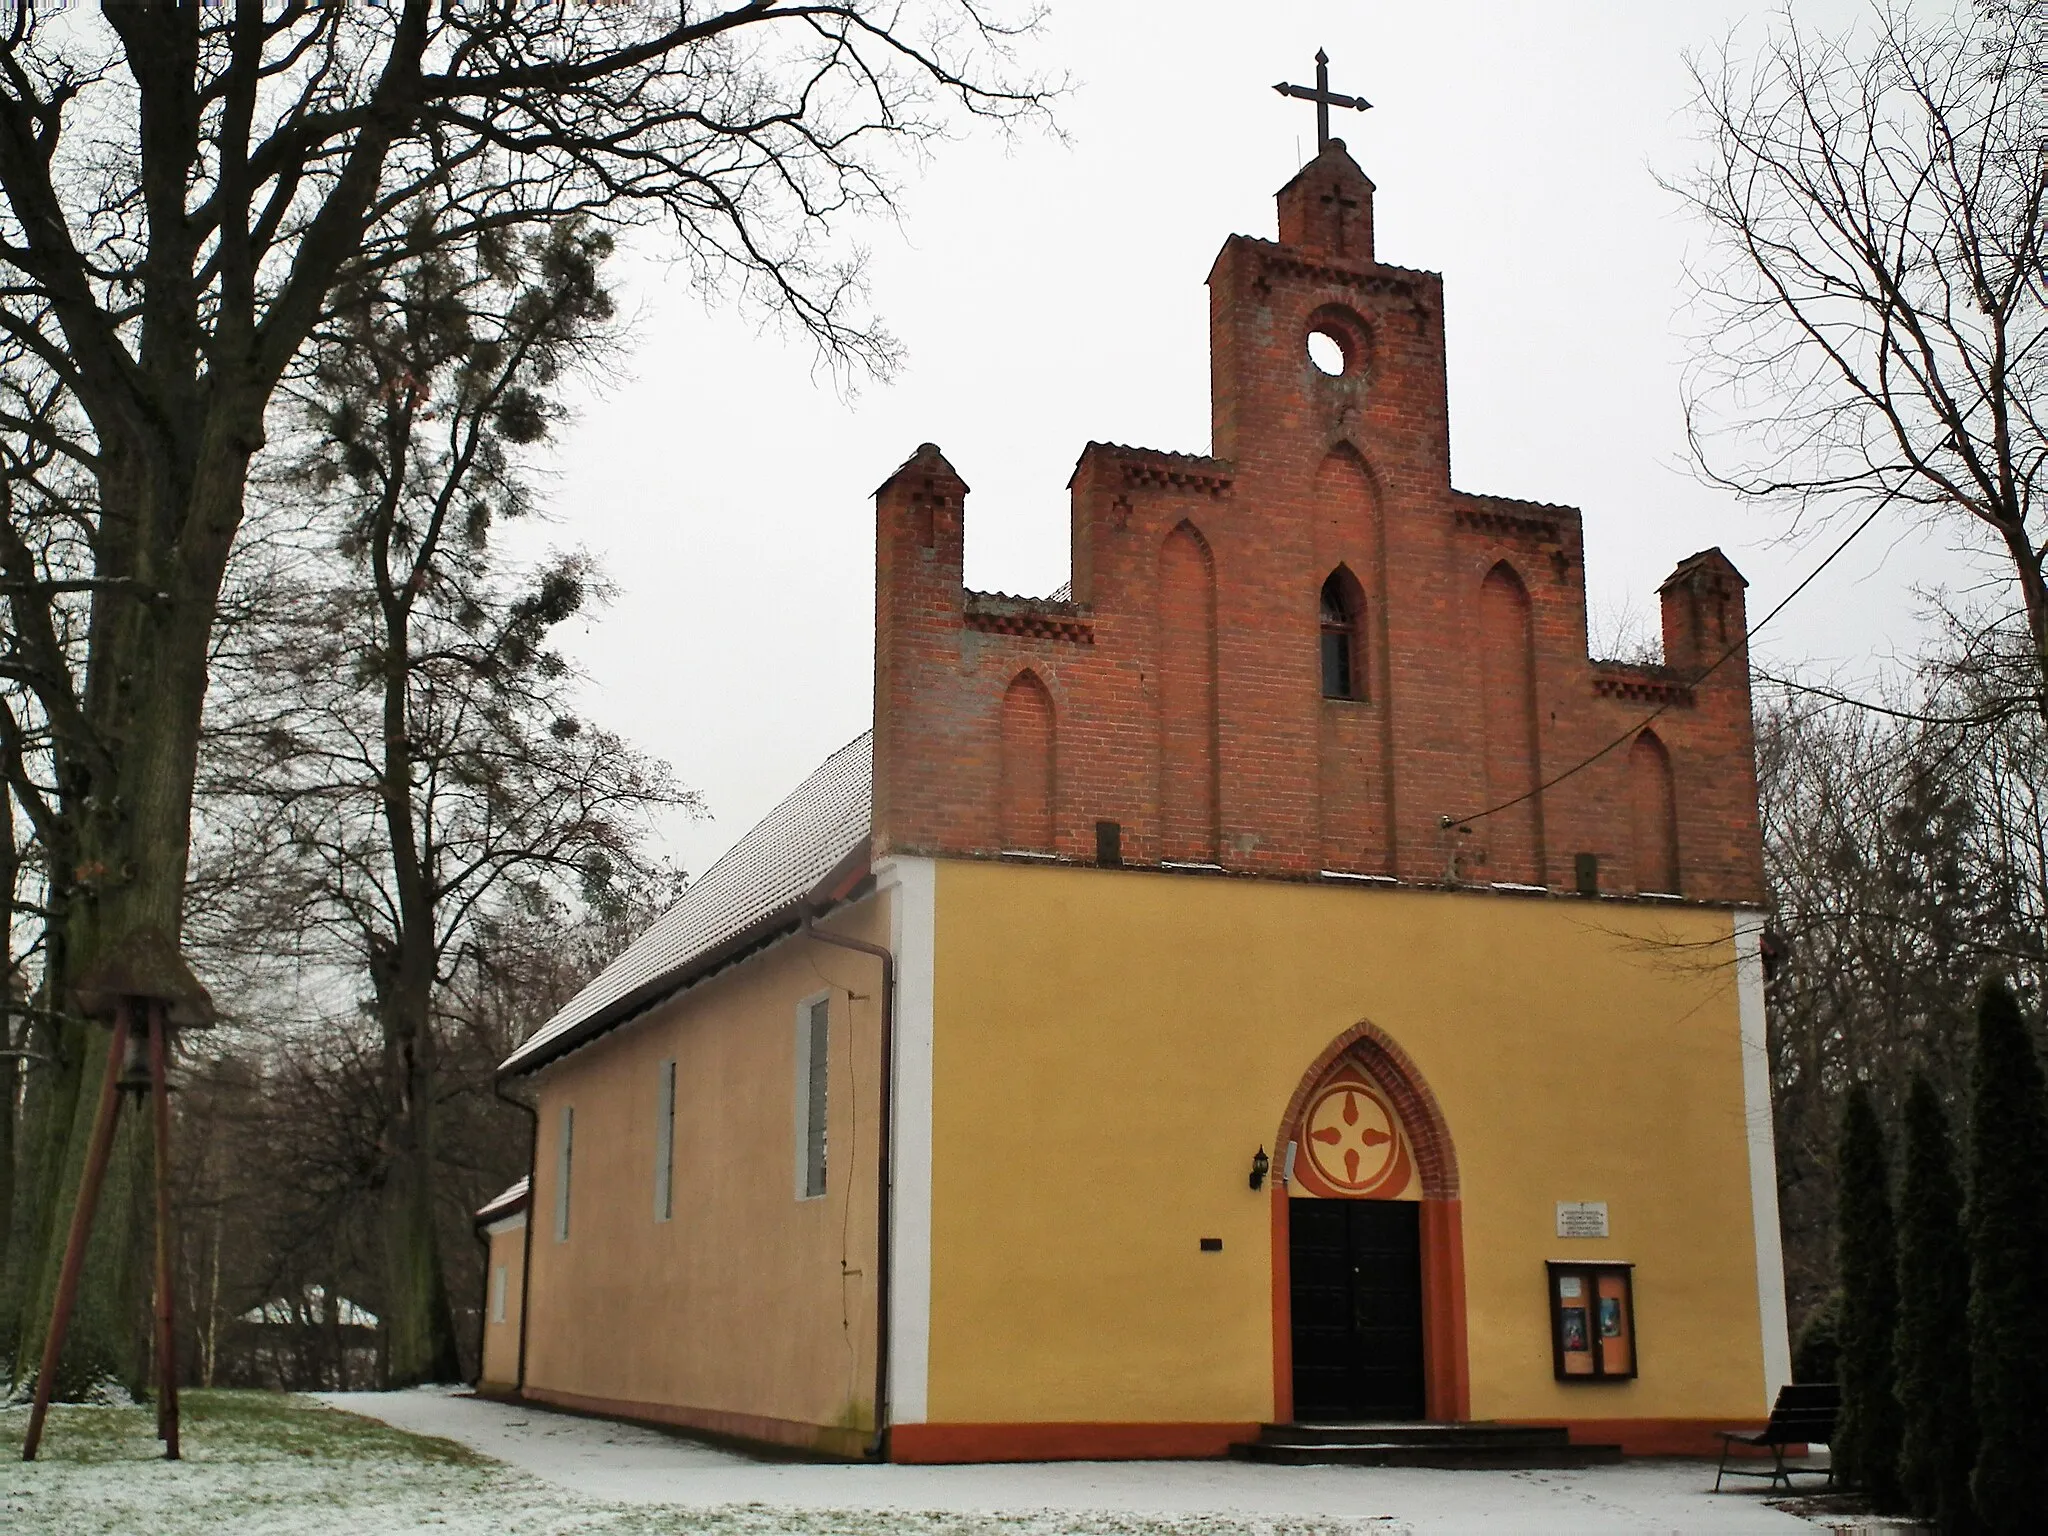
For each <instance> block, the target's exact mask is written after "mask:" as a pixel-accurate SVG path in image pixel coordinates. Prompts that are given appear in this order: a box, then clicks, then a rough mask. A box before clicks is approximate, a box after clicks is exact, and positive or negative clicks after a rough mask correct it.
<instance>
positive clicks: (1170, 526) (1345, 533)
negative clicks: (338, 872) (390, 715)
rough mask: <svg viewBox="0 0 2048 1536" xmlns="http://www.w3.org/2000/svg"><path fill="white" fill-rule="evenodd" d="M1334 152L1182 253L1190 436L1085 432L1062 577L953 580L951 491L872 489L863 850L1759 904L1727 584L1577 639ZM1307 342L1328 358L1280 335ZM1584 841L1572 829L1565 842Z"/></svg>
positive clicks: (1702, 588) (1554, 509) (915, 466)
mask: <svg viewBox="0 0 2048 1536" xmlns="http://www.w3.org/2000/svg"><path fill="white" fill-rule="evenodd" d="M1372 193H1373V188H1372V184H1371V182H1370V181H1368V180H1367V179H1366V178H1365V176H1364V175H1363V173H1361V172H1360V171H1359V170H1358V168H1357V166H1356V165H1354V164H1353V163H1352V162H1351V160H1350V158H1349V156H1348V155H1347V154H1346V153H1345V152H1344V150H1343V149H1342V147H1341V145H1333V146H1332V147H1331V149H1330V151H1328V152H1326V153H1325V154H1323V155H1322V156H1320V157H1318V159H1317V160H1315V161H1314V162H1312V163H1311V164H1310V165H1309V166H1308V167H1306V168H1305V169H1304V170H1303V171H1302V173H1301V174H1300V175H1299V176H1297V177H1296V178H1295V179H1294V180H1293V181H1292V182H1290V183H1289V184H1288V187H1287V188H1285V189H1283V191H1282V193H1281V194H1280V202H1281V228H1282V233H1283V237H1284V238H1283V242H1282V243H1278V244H1276V243H1274V242H1271V241H1264V240H1253V239H1249V238H1247V237H1242V236H1237V237H1233V238H1232V239H1231V240H1229V241H1228V242H1226V244H1225V246H1224V249H1223V252H1222V254H1221V255H1220V256H1219V257H1218V259H1217V262H1216V264H1215V267H1214V269H1213V270H1212V272H1211V274H1210V279H1209V286H1210V313H1211V366H1212V398H1213V404H1214V421H1213V441H1214V443H1215V447H1216V453H1215V455H1214V456H1203V455H1192V454H1180V453H1168V452H1162V451H1159V450H1154V449H1144V448H1133V447H1127V446H1123V445H1119V444H1110V443H1090V444H1089V445H1088V446H1087V447H1086V449H1085V450H1084V451H1083V452H1082V454H1081V456H1080V459H1079V461H1078V463H1077V464H1076V465H1075V469H1074V473H1073V477H1072V480H1071V482H1070V485H1069V490H1070V494H1071V502H1072V515H1071V530H1072V535H1071V537H1072V543H1071V555H1072V571H1073V577H1072V581H1071V584H1070V588H1069V589H1068V590H1067V592H1066V594H1065V595H1064V596H1063V597H1062V598H1060V599H1052V598H1025V597H1013V596H1010V595H1008V594H1003V593H979V592H970V591H967V590H966V589H965V588H964V587H963V586H962V584H961V565H960V561H961V534H962V527H961V519H962V516H963V509H964V502H965V497H966V494H967V488H966V485H965V483H964V482H963V481H962V480H961V479H960V476H959V475H958V474H957V473H956V472H955V471H954V469H953V467H952V466H951V465H950V464H948V463H947V462H946V460H945V458H944V457H943V455H941V454H940V453H939V451H938V450H937V449H936V448H935V447H933V446H931V445H929V444H927V445H926V446H925V447H923V448H921V449H919V450H918V452H917V453H916V454H915V455H913V456H912V458H911V459H910V460H908V461H907V462H906V463H905V464H904V465H903V466H902V468H901V469H899V470H898V471H897V472H896V474H895V475H893V476H891V477H890V480H889V481H888V483H887V484H886V485H884V486H883V487H882V489H881V491H880V492H879V493H878V495H877V501H876V506H877V582H878V590H877V604H876V638H877V652H876V670H875V678H876V700H875V706H876V707H875V723H876V766H875V795H876V823H875V827H876V831H875V836H876V841H877V845H878V851H882V852H887V851H892V850H894V851H904V852H913V851H914V852H920V853H934V854H956V855H967V856H987V857H993V856H999V855H1002V854H1005V853H1013V854H1032V855H1038V856H1052V857H1058V858H1064V859H1071V860H1076V861H1087V860H1093V859H1095V858H1097V856H1098V853H1101V852H1104V851H1106V850H1107V849H1108V848H1109V846H1110V844H1107V843H1104V842H1103V841H1102V840H1101V838H1100V836H1099V830H1098V824H1100V823H1114V824H1115V828H1116V834H1117V835H1116V837H1115V838H1114V839H1113V843H1114V846H1115V848H1116V850H1117V852H1118V853H1119V854H1120V856H1121V858H1122V860H1123V861H1124V862H1125V863H1127V864H1165V865H1173V866H1183V867H1185V866H1196V867H1213V868H1217V869H1220V870H1223V871H1225V872H1230V873H1237V874H1246V875H1267V876H1276V877H1288V878H1321V877H1323V876H1324V874H1325V873H1326V872H1329V873H1334V874H1337V875H1365V876H1383V877H1392V878H1396V879H1400V880H1404V881H1418V882H1431V883H1437V882H1443V881H1446V880H1456V881H1458V882H1460V883H1473V884H1482V885H1487V884H1495V885H1503V886H1508V887H1549V888H1551V889H1553V890H1560V891H1571V890H1576V889H1578V888H1580V886H1581V884H1582V883H1583V881H1584V879H1585V878H1586V876H1587V875H1588V873H1590V875H1591V877H1592V879H1593V880H1594V882H1595V883H1596V885H1597V887H1598V889H1599V890H1600V891H1601V892H1602V893H1603V894H1622V895H1629V894H1636V893H1644V892H1649V893H1656V894H1660V895H1679V896H1682V897H1686V898H1690V899H1698V900H1706V901H1717V902H1749V901H1756V900H1759V899H1760V898H1761V896H1762V863H1761V852H1760V838H1759V833H1758V824H1757V811H1756V782H1755V765H1754V743H1753V737H1752V725H1751V718H1750V699H1749V678H1748V666H1747V656H1746V654H1744V653H1743V652H1742V636H1743V634H1744V632H1745V623H1746V619H1745V612H1744V597H1743V592H1744V584H1743V581H1742V578H1741V576H1740V575H1739V574H1738V573H1737V572H1736V571H1735V569H1734V567H1733V566H1732V565H1730V564H1729V563H1728V561H1727V560H1726V558H1725V557H1724V556H1722V555H1721V554H1720V552H1719V551H1717V550H1708V551H1704V552H1702V553H1700V554H1698V555H1694V556H1691V557H1689V558H1688V559H1687V560H1685V561H1683V562H1681V563H1680V564H1679V565H1678V567H1677V568H1676V569H1675V570H1674V571H1673V573H1672V575H1671V577H1670V578H1669V579H1667V580H1666V582H1665V583H1664V584H1663V586H1662V587H1661V588H1660V592H1659V600H1660V604H1661V607H1662V612H1663V619H1664V644H1665V658H1664V664H1663V665H1659V666H1642V665H1635V664H1625V663H1619V662H1610V661H1598V662H1596V661H1594V660H1592V659H1590V658H1589V657H1588V655H1587V645H1586V594H1585V553H1584V541H1583V528H1582V523H1581V518H1580V515H1579V513H1578V511H1577V510H1576V509H1574V508H1571V507H1562V506H1551V505H1547V504H1541V503H1534V502H1527V501H1517V500H1513V499H1510V498H1507V497H1499V496H1480V495H1471V494H1468V493H1464V492H1460V491H1457V490H1454V489H1453V488H1452V486H1451V482H1450V455H1449V441H1450V436H1449V412H1448V404H1447V392H1446V384H1445V368H1444V342H1443V332H1442V316H1443V303H1442V297H1443V295H1442V280H1441V279H1440V278H1439V277H1437V276H1436V275H1435V274H1433V273H1428V272H1417V271H1410V270H1407V269H1402V268H1393V267H1387V266H1384V265H1382V264H1380V263H1378V262H1377V261H1376V260H1375V259H1374V256H1373V251H1372V238H1371V236H1372V212H1371V210H1372ZM1311 336H1315V337H1319V338H1321V340H1319V341H1318V342H1317V344H1316V345H1317V346H1318V347H1319V348H1321V351H1322V355H1323V358H1324V365H1323V366H1319V365H1318V363H1317V361H1316V360H1315V358H1314V357H1313V356H1312V355H1311V351H1310V347H1309V339H1310V338H1311ZM1588 856H1590V863H1589V859H1588Z"/></svg>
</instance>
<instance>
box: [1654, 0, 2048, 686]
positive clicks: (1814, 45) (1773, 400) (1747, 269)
mask: <svg viewBox="0 0 2048 1536" xmlns="http://www.w3.org/2000/svg"><path fill="white" fill-rule="evenodd" d="M2044 39H2048V0H1987V3H1982V4H1980V5H1978V6H1977V7H1975V8H1974V9H1971V10H1965V11H1962V12H1960V13H1954V12H1948V11H1946V9H1945V8H1939V7H1937V8H1934V9H1933V10H1932V11H1929V10H1928V9H1926V8H1922V7H1911V8H1908V7H1907V6H1905V5H1904V4H1898V3H1893V0H1880V3H1878V4H1875V5H1874V6H1873V8H1872V11H1871V14H1870V19H1869V25H1868V26H1867V27H1865V28H1862V29H1859V30H1857V31H1855V32H1853V33H1851V34H1849V35H1848V36H1846V37H1842V38H1826V37H1818V36H1815V35H1814V34H1812V33H1810V32H1808V31H1806V30H1805V29H1803V28H1802V27H1801V26H1800V25H1799V24H1798V22H1797V21H1796V20H1795V19H1794V17H1793V15H1792V12H1791V11H1790V10H1789V9H1788V10H1787V11H1786V12H1785V13H1783V15H1782V16H1781V17H1780V18H1779V20H1778V23H1777V26H1776V29H1775V34H1774V35H1773V36H1772V37H1771V38H1770V39H1769V40H1768V41H1767V42H1766V43H1765V45H1764V46H1763V48H1762V50H1761V52H1760V53H1759V54H1758V55H1757V56H1756V57H1755V58H1754V59H1750V60H1739V59H1737V58H1736V57H1734V56H1733V55H1732V54H1731V53H1729V52H1727V51H1723V52H1722V53H1720V54H1719V55H1716V56H1714V57H1711V58H1709V59H1706V60H1704V61H1695V62H1694V75H1695V79H1696V81H1697V85H1698V101H1697V110H1698V112H1699V115H1700V117H1701V119H1702V122H1703V125H1704V138H1705V146H1706V154H1705V160H1704V164H1703V165H1702V166H1701V168H1700V169H1699V170H1698V171H1697V172H1696V173H1695V174H1693V175H1692V176H1691V177H1690V178H1688V179H1685V180H1683V181H1681V182H1679V183H1678V184H1677V185H1676V190H1677V191H1679V192H1680V194H1681V195H1682V196H1683V197H1684V198H1685V200H1686V201H1687V203H1689V204H1690V206H1691V207H1692V209H1693V210H1694V211H1695V212H1696V213H1697V214H1698V215H1699V217H1700V218H1701V219H1702V220H1703V221H1704V222H1705V224H1706V226H1707V228H1708V230H1709V231H1710V234H1711V237H1712V238H1711V245H1710V248H1709V253H1708V257H1707V259H1706V261H1705V263H1704V264H1703V265H1702V266H1701V268H1700V269H1699V271H1698V272H1697V273H1696V276H1695V280H1696V284H1697V289H1698V297H1699V313H1700V315H1701V316H1702V318H1703V321H1704V326H1703V333H1702V335H1701V338H1700V346H1699V352H1698V357H1697V366H1696V367H1695V369H1694V370H1693V374H1692V377H1691V381H1690V390H1689V396H1690V398H1689V409H1690V424H1691V430H1692V438H1693V445H1694V449H1695V454H1696V458H1697V462H1698V463H1699V465H1700V466H1701V468H1702V470H1703V471H1704V473H1705V474H1706V475H1707V476H1708V477H1709V478H1710V479H1711V480H1712V481H1713V482H1714V483H1715V484H1717V485H1720V486H1723V487H1725V488H1727V489H1730V490H1733V491H1735V492H1737V493H1739V494H1741V495H1743V496H1745V497H1750V498H1754V499H1757V500H1760V501H1765V502H1774V503H1789V504H1792V505H1794V506H1796V507H1798V508H1800V509H1803V510H1804V511H1807V512H1810V513H1813V514H1815V515H1820V516H1825V515H1829V514H1833V513H1840V512H1842V511H1845V510H1848V509H1856V510H1859V511H1864V512H1865V513H1866V515H1871V514H1872V513H1874V512H1875V511H1876V510H1877V509H1895V510H1896V511H1897V513H1898V514H1899V515H1901V516H1913V515H1918V516H1919V517H1921V518H1923V519H1926V520H1929V521H1932V522H1935V523H1938V524H1941V525H1943V526H1947V527H1950V528H1951V529H1953V530H1954V532H1955V533H1956V534H1957V535H1958V536H1959V537H1961V538H1963V539H1965V540H1966V541H1967V542H1968V543H1969V544H1970V545H1972V546H1973V547H1975V548H1977V549H1978V550H1980V551H1982V552H1984V553H1986V554H1987V555H1989V556H1990V557H1991V562H1992V564H1993V566H1994V567H1995V569H1997V570H1998V571H1999V572H2000V573H2001V576H2000V579H1999V581H1998V583H1997V585H1998V587H1999V588H2001V589H2002V590H2003V591H2004V592H2006V593H2009V594H2011V596H2010V598H2009V600H2006V601H2004V602H2002V604H2001V606H2003V607H2005V608H2007V609H2009V611H2010V613H2011V615H2012V616H2013V619H2014V621H2015V622H2016V623H2017V624H2019V625H2020V626H2021V627H2023V628H2024V631H2025V633H2026V634H2027V636H2028V639H2029V643H2030V648H2031V653H2032V657H2033V665H2032V666H2031V668H2029V669H2027V670H2026V671H2024V672H2022V673H2019V674H2017V675H2016V677H2015V679H2014V680H2015V681H2016V682H2017V683H2018V685H2019V692H2018V694H2017V695H2016V697H2017V698H2019V699H2020V700H2023V701H2025V702H2026V703H2028V704H2030V705H2031V706H2032V707H2034V708H2036V709H2037V710H2039V711H2040V712H2041V713H2042V714H2043V716H2044V717H2048V580H2044V576H2043V559H2044V554H2048V548H2044V542H2048V527H2044V518H2048V514H2044V513H2043V511H2042V509H2041V506H2040V504H2039V500H2038V498H2037V497H2036V495H2035V492H2036V490H2037V488H2039V487H2040V486H2041V484H2042V481H2041V477H2042V475H2043V472H2044V462H2048V419H2044V411H2048V394H2044V389H2048V305H2044V300H2048V267H2044V257H2048V219H2044V199H2048V93H2044V90H2043V85H2044V81H2048V75H2044V70H2043V61H2044V58H2048V54H2044Z"/></svg>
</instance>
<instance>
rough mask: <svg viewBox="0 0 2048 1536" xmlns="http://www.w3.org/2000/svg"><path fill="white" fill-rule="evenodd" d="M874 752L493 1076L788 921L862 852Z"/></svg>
mask: <svg viewBox="0 0 2048 1536" xmlns="http://www.w3.org/2000/svg"><path fill="white" fill-rule="evenodd" d="M873 749H874V733H873V732H872V731H864V732H862V733H861V734H860V735H859V736H857V737H856V738H854V740H852V741H850V742H848V743H847V744H846V745H845V746H843V747H841V748H840V749H839V750H838V751H837V752H834V753H833V754H832V755H831V756H830V757H828V758H826V759H825V763H824V766H823V767H821V768H819V769H818V771H817V772H816V773H813V774H812V775H811V776H810V777H809V778H808V779H805V780H804V781H803V783H801V784H799V785H798V786H797V788H796V792H795V793H794V794H792V795H791V796H790V797H789V798H788V799H787V800H784V801H783V802H782V803H781V804H780V805H778V806H776V807H775V809H774V810H772V811H770V812H769V813H768V814H767V815H766V816H764V817H762V818H761V820H760V822H759V823H758V824H757V825H756V826H755V827H754V829H753V830H752V831H751V832H749V833H748V834H747V835H746V836H745V837H743V838H741V839H740V840H739V841H738V842H737V843H735V844H734V845H733V846H732V848H731V849H729V850H728V851H727V853H726V854H725V856H724V857H723V858H721V859H720V860H719V861H718V862H717V863H716V864H713V865H712V866H711V867H710V868H709V869H707V870H706V871H705V872H704V873H703V874H702V875H701V876H700V877H699V878H698V879H696V880H694V881H692V882H691V883H690V888H689V889H688V890H687V891H685V892H684V893H683V898H682V900H680V901H678V902H677V903H676V904H675V905H674V906H672V907H670V908H669V909H668V911H666V912H664V913H663V914H662V915H661V916H660V917H659V918H657V919H656V920H655V922H654V923H653V925H652V926H650V927H649V928H648V930H647V931H646V932H645V933H643V934H641V935H640V937H639V938H637V939H635V940H634V941H633V942H632V944H630V945H629V946H628V947H627V949H626V952H625V953H624V954H622V955H620V956H619V957H618V958H617V959H616V960H614V961H612V963H611V964H610V965H608V966H606V967H605V968H604V969H603V970H602V971H600V972H598V974H597V976H596V978H595V979H594V980H593V981H592V982H591V983H590V984H589V985H588V986H586V987H585V988H584V989H583V990H582V991H581V992H579V993H577V994H576V996H575V997H574V998H572V999H571V1000H570V1002H569V1004H568V1006H567V1007H565V1008H563V1009H562V1011H561V1012H560V1013H557V1014H556V1015H555V1016H554V1017H553V1018H551V1019H549V1020H548V1021H547V1023H545V1024H543V1025H542V1026H541V1027H540V1028H539V1029H537V1030H535V1031H534V1032H533V1033H532V1034H531V1035H529V1036H527V1038H526V1041H525V1043H524V1044H522V1045H521V1046H520V1047H519V1049H518V1050H516V1051H514V1052H513V1053H512V1054H511V1055H510V1056H508V1057H506V1058H505V1060H504V1062H503V1063H502V1065H500V1067H499V1069H498V1070H499V1071H501V1072H516V1071H522V1070H530V1069H531V1068H533V1067H536V1066H539V1065H540V1064H541V1063H542V1062H544V1061H546V1060H548V1059H550V1058H552V1057H554V1056H558V1055H560V1054H561V1053H562V1052H563V1051H566V1050H569V1049H570V1048H572V1047H573V1046H575V1045H577V1044H580V1043H581V1042H582V1041H583V1040H585V1039H588V1038H589V1037H590V1036H591V1035H594V1034H596V1033H598V1032H599V1031H601V1030H603V1029H606V1028H609V1027H610V1026H611V1025H613V1024H616V1023H619V1022H620V1021H622V1020H623V1019H625V1018H627V1017H629V1016H630V1015H631V1014H633V1013H636V1012H638V1011H639V1010H640V1009H641V1008H643V1007H645V1006H647V1005H648V1004H649V1003H651V1002H653V1001H654V1000H655V999H656V998H658V997H660V996H661V995H663V994H664V993H665V992H667V991H669V990H671V989H672V988H673V987H674V986H675V985H677V984H679V983H680V982H681V981H682V980H683V979H685V973H687V972H688V971H689V970H690V969H691V967H692V966H693V965H695V964H696V963H698V962H700V961H710V960H715V959H716V958H717V957H718V954H719V952H720V951H721V950H722V949H724V948H725V947H726V946H728V945H730V944H732V943H733V942H734V941H736V940H739V939H741V938H742V937H743V936H744V935H746V934H748V933H750V932H751V931H753V930H755V929H756V928H758V927H760V926H761V925H763V924H764V923H767V922H769V921H770V920H772V919H774V918H777V917H779V916H787V917H788V918H789V919H791V920H794V919H795V918H796V916H797V915H798V914H799V912H800V911H801V909H802V906H803V903H804V901H805V899H806V898H808V897H809V896H811V895H812V893H813V892H814V891H815V890H816V889H817V887H818V886H819V884H820V883H821V882H822V881H824V879H825V877H826V876H828V875H830V874H831V873H832V872H833V871H834V870H836V869H838V868H839V867H840V865H842V864H844V863H846V862H847V860H848V859H849V858H850V857H851V856H852V855H854V854H855V853H857V852H860V851H863V850H864V849H865V846H866V843H867V838H868V831H869V828H870V825H871V823H872V820H873V809H874V794H873Z"/></svg>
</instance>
